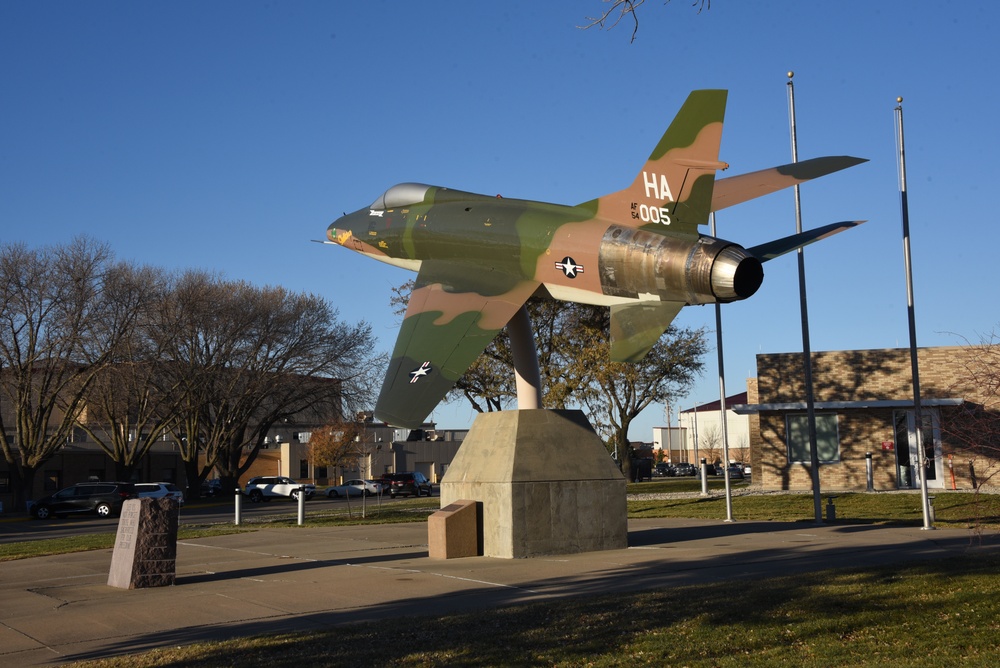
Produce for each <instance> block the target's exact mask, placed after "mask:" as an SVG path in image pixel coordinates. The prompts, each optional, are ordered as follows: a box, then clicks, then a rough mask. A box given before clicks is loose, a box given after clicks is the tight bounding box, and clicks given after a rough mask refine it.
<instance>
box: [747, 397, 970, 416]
mask: <svg viewBox="0 0 1000 668" xmlns="http://www.w3.org/2000/svg"><path fill="white" fill-rule="evenodd" d="M963 403H965V399H961V398H950V399H930V398H928V399H924V398H921V399H920V405H921V406H961V405H962V404H963ZM913 406H914V402H913V399H875V400H872V401H817V402H815V403H814V404H813V407H814V408H815V409H816V410H818V411H835V410H847V409H865V408H911V407H913ZM806 408H807V406H806V402H804V401H792V402H788V403H779V404H738V405H736V406H732V407H731V410H732V411H733V412H735V413H737V414H739V415H749V414H751V413H762V412H765V411H784V412H788V411H804V410H806Z"/></svg>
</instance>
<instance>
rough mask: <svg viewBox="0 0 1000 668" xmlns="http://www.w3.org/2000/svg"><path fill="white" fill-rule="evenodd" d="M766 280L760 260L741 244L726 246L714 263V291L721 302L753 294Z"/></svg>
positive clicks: (744, 297)
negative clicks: (740, 245)
mask: <svg viewBox="0 0 1000 668" xmlns="http://www.w3.org/2000/svg"><path fill="white" fill-rule="evenodd" d="M763 282H764V267H763V266H762V265H761V263H760V260H758V259H757V258H755V257H754V256H752V255H750V254H749V253H747V252H746V250H744V249H743V248H740V247H739V246H735V245H733V246H726V247H725V248H723V249H722V251H721V252H719V254H718V255H717V256H716V257H715V262H714V263H713V264H712V292H713V293H714V294H715V297H716V298H717V299H718V300H719V301H720V302H731V301H737V300H740V299H746V298H748V297H751V296H753V294H754V293H755V292H757V289H758V288H760V285H761V283H763Z"/></svg>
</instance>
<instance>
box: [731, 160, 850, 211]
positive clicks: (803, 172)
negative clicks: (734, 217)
mask: <svg viewBox="0 0 1000 668" xmlns="http://www.w3.org/2000/svg"><path fill="white" fill-rule="evenodd" d="M863 162H868V160H867V159H866V158H854V157H851V156H849V155H832V156H827V157H825V158H812V159H811V160H803V161H801V162H793V163H791V164H788V165H782V166H781V167H771V168H770V169H762V170H760V171H758V172H750V173H749V174H739V175H738V176H727V177H726V178H724V179H717V180H716V181H715V189H714V191H713V192H712V211H719V210H720V209H725V208H726V207H730V206H733V205H734V204H740V203H741V202H746V201H748V200H751V199H755V198H757V197H762V196H764V195H768V194H770V193H773V192H777V191H779V190H782V189H784V188H790V187H791V186H794V185H797V184H799V183H803V182H805V181H809V180H811V179H816V178H819V177H820V176H826V175H827V174H832V173H833V172H839V171H840V170H842V169H847V168H848V167H853V166H854V165H860V164H861V163H863Z"/></svg>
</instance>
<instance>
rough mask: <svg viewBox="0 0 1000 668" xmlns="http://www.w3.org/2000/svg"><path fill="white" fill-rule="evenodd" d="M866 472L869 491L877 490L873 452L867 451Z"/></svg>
mask: <svg viewBox="0 0 1000 668" xmlns="http://www.w3.org/2000/svg"><path fill="white" fill-rule="evenodd" d="M865 473H866V476H867V481H868V491H869V492H874V491H875V469H874V468H873V467H872V453H870V452H866V453H865Z"/></svg>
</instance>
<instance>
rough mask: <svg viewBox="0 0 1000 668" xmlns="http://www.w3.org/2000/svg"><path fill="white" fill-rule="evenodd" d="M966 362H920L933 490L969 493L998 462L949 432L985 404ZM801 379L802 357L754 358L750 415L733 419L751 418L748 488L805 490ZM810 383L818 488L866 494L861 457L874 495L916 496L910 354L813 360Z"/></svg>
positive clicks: (938, 354)
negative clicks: (961, 415)
mask: <svg viewBox="0 0 1000 668" xmlns="http://www.w3.org/2000/svg"><path fill="white" fill-rule="evenodd" d="M971 355H972V352H971V351H970V349H968V348H962V347H941V348H920V349H919V350H918V353H917V359H918V368H919V373H920V390H921V392H920V394H921V415H922V418H923V419H922V421H923V423H924V429H923V430H922V438H923V445H924V449H925V451H926V456H927V466H926V471H927V483H928V487H929V488H931V489H972V488H973V487H975V486H977V485H979V484H980V483H981V482H982V481H983V480H984V479H988V477H989V476H990V474H992V473H993V472H994V471H996V470H997V468H998V462H997V460H996V459H990V458H987V457H984V456H983V455H982V454H981V453H978V454H977V453H973V452H970V451H968V450H964V449H962V445H961V444H960V443H958V442H957V440H956V439H954V438H951V437H949V430H948V429H947V428H946V425H947V424H948V421H949V418H953V417H954V416H955V415H956V413H957V411H959V410H961V409H962V408H963V407H965V406H968V405H970V404H984V403H986V404H988V403H989V402H990V401H991V399H990V397H987V396H983V388H981V387H978V386H977V385H976V384H975V383H974V382H973V381H972V380H971V379H970V375H969V373H968V370H967V365H968V364H969V362H970V361H971ZM803 376H804V372H803V366H802V354H801V353H778V354H761V355H758V356H757V378H753V379H750V380H749V381H748V383H747V389H748V397H747V405H745V406H742V407H739V408H738V409H737V410H738V411H739V412H743V413H747V414H749V416H750V447H751V450H752V452H753V479H754V480H755V481H758V482H759V483H760V484H761V485H762V486H763V487H764V488H765V489H790V490H804V489H811V488H812V481H811V478H810V473H809V461H810V453H809V438H808V428H807V424H808V421H807V413H806V403H805V390H804V381H803ZM813 379H814V381H813V385H814V406H815V413H816V432H817V443H818V452H819V455H820V457H819V458H820V488H821V489H826V490H865V489H866V487H867V464H866V454H867V453H871V459H872V468H873V479H874V489H876V490H891V489H907V488H913V487H917V486H919V480H918V479H917V476H916V475H915V473H916V471H915V467H916V466H918V465H919V464H918V462H919V461H920V457H918V453H917V439H916V422H915V416H914V413H915V411H914V401H913V387H912V378H911V364H910V351H909V349H884V350H847V351H832V352H818V353H813ZM943 425H945V428H943ZM996 445H997V444H994V446H996ZM993 484H996V483H995V481H994V483H993Z"/></svg>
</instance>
